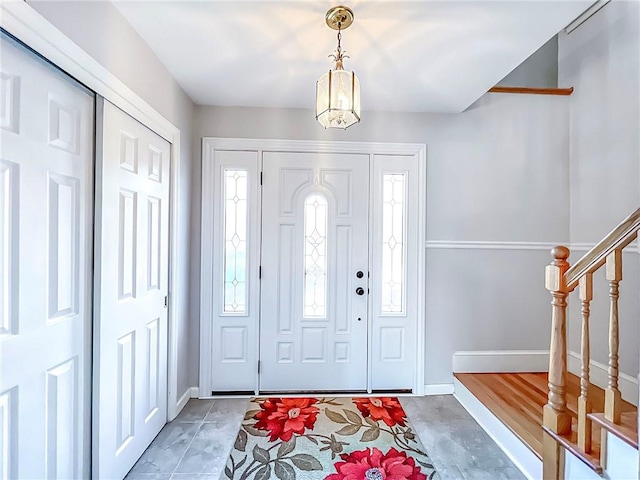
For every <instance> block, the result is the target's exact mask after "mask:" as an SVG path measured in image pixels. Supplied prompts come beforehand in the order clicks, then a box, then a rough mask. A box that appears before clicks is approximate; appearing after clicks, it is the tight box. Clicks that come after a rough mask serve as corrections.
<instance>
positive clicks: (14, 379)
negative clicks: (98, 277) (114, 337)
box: [0, 35, 94, 479]
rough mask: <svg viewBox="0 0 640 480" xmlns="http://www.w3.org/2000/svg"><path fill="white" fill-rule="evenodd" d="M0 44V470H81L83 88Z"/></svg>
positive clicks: (86, 345) (87, 251) (85, 306)
mask: <svg viewBox="0 0 640 480" xmlns="http://www.w3.org/2000/svg"><path fill="white" fill-rule="evenodd" d="M0 51H1V52H2V56H1V58H0V477H1V478H3V479H5V478H11V479H14V478H38V479H41V478H47V479H51V478H60V479H63V478H64V479H68V478H87V477H88V476H89V450H90V447H89V445H90V443H89V428H90V422H89V412H90V407H89V405H90V403H89V402H90V337H89V335H90V322H91V302H90V299H91V296H90V292H91V278H90V272H91V239H92V221H91V220H92V212H93V201H92V198H93V190H92V181H93V135H94V124H93V121H94V120H93V118H94V115H93V112H94V95H93V94H92V93H91V92H89V91H87V90H86V89H85V88H84V87H82V86H80V85H79V84H78V83H76V82H75V81H74V80H72V79H71V78H69V77H67V76H66V75H65V74H63V73H61V72H60V71H58V70H56V69H55V68H53V67H52V66H51V65H49V64H48V63H46V62H44V61H43V60H41V59H40V58H39V57H37V56H35V55H34V54H33V53H31V52H30V51H28V50H27V49H26V48H24V47H22V46H21V45H18V44H17V43H16V42H14V41H13V40H12V39H10V38H9V37H6V36H4V35H3V36H2V37H0Z"/></svg>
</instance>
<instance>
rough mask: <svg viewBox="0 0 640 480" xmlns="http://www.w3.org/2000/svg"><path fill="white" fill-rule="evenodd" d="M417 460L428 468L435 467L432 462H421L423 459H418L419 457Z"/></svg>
mask: <svg viewBox="0 0 640 480" xmlns="http://www.w3.org/2000/svg"><path fill="white" fill-rule="evenodd" d="M416 462H418V463H419V464H420V465H422V466H423V467H426V468H433V465H432V464H430V463H426V462H421V461H420V460H418V459H417V458H416Z"/></svg>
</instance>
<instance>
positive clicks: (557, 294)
mask: <svg viewBox="0 0 640 480" xmlns="http://www.w3.org/2000/svg"><path fill="white" fill-rule="evenodd" d="M551 254H552V256H553V258H554V260H553V262H551V265H548V266H547V267H546V269H545V287H546V288H547V290H549V292H551V296H552V300H551V306H552V316H551V348H550V350H549V400H548V402H547V404H546V405H545V406H544V408H543V423H544V426H545V427H547V428H548V429H549V430H551V431H552V432H554V433H556V434H559V435H565V434H568V433H570V432H571V416H570V414H569V413H568V411H567V399H566V383H567V327H566V320H567V294H568V291H567V283H566V279H565V276H564V275H565V272H566V271H567V270H568V268H569V263H568V262H567V258H569V249H568V248H566V247H555V248H554V249H553V250H551ZM542 458H543V459H544V462H543V472H542V474H543V477H544V478H545V480H546V479H554V480H555V479H559V478H562V477H563V476H564V449H563V448H562V447H560V445H559V444H558V443H557V442H556V441H555V440H554V439H553V438H552V437H551V436H550V435H548V434H546V433H545V434H544V437H543V455H542Z"/></svg>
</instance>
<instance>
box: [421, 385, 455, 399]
mask: <svg viewBox="0 0 640 480" xmlns="http://www.w3.org/2000/svg"><path fill="white" fill-rule="evenodd" d="M453 392H454V387H453V383H434V384H431V385H425V386H424V390H423V394H424V395H426V396H429V395H451V394H453Z"/></svg>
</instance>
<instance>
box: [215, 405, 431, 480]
mask: <svg viewBox="0 0 640 480" xmlns="http://www.w3.org/2000/svg"><path fill="white" fill-rule="evenodd" d="M224 475H225V477H223V478H228V479H234V480H267V479H271V478H273V479H280V480H303V479H304V480H315V479H322V480H404V479H406V480H427V479H428V480H434V479H438V478H439V477H438V475H437V474H436V471H435V469H434V467H433V464H432V462H431V459H430V458H429V456H428V455H427V452H426V451H425V450H424V447H423V446H422V444H421V443H420V440H419V438H418V436H417V434H416V433H415V431H414V430H413V428H412V427H411V425H410V424H409V421H408V419H407V416H406V415H405V413H404V410H403V409H402V406H401V405H400V402H399V401H398V399H397V398H391V397H378V398H266V399H265V398H258V399H255V400H252V401H251V402H250V404H249V409H248V411H247V413H246V414H245V416H244V421H243V423H242V426H241V427H240V432H239V433H238V437H237V438H236V441H235V444H234V446H233V449H232V450H231V454H230V455H229V458H228V459H227V464H226V466H225V469H224Z"/></svg>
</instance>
